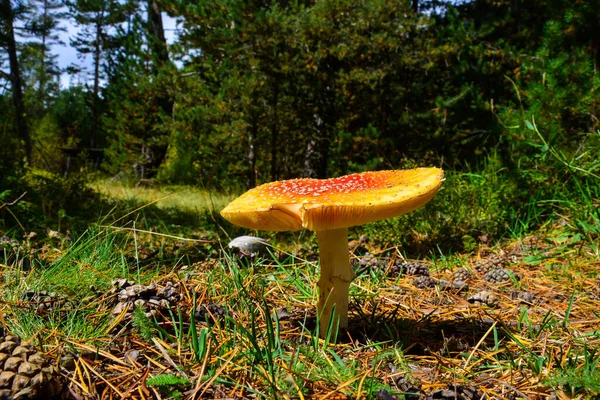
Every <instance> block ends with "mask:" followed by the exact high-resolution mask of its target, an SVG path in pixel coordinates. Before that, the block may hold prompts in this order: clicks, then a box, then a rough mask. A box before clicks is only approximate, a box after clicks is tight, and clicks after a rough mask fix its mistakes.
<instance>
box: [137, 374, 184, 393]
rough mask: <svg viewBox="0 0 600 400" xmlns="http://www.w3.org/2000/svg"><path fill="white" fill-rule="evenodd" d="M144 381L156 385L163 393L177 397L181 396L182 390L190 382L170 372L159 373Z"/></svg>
mask: <svg viewBox="0 0 600 400" xmlns="http://www.w3.org/2000/svg"><path fill="white" fill-rule="evenodd" d="M146 383H147V384H148V385H150V386H156V387H157V388H158V389H159V390H160V391H161V392H162V394H163V395H165V396H167V397H169V398H173V399H179V398H181V397H182V395H183V393H182V390H185V388H187V387H189V386H190V385H191V382H190V381H189V380H188V379H186V378H183V377H180V376H176V375H172V374H161V375H157V376H155V377H152V378H149V379H148V380H146Z"/></svg>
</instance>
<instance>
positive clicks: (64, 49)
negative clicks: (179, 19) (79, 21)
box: [52, 13, 177, 88]
mask: <svg viewBox="0 0 600 400" xmlns="http://www.w3.org/2000/svg"><path fill="white" fill-rule="evenodd" d="M63 26H64V27H65V28H66V31H65V32H61V33H60V39H61V41H62V42H63V43H64V45H55V46H54V48H53V49H52V52H53V53H54V54H58V66H59V68H60V69H61V71H64V70H65V69H66V68H67V67H68V66H69V65H72V64H76V65H79V66H80V67H84V68H86V69H87V70H88V71H90V70H91V67H92V58H91V56H87V57H86V58H84V59H79V58H78V57H77V51H76V50H75V49H74V48H73V47H71V44H70V39H71V38H74V37H75V35H76V34H77V32H78V28H77V27H76V26H75V25H74V24H73V23H71V22H70V21H64V22H63ZM163 27H164V29H165V36H166V39H167V43H169V44H171V43H173V41H174V40H175V35H176V28H177V26H176V21H175V19H174V18H171V17H169V16H168V15H166V14H165V13H163ZM70 79H71V77H70V76H69V75H68V74H66V73H64V72H63V73H62V74H61V76H60V84H61V87H63V88H66V87H69V81H70Z"/></svg>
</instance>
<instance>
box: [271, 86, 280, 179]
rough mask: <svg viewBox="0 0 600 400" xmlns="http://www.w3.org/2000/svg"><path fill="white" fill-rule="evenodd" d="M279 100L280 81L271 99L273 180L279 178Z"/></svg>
mask: <svg viewBox="0 0 600 400" xmlns="http://www.w3.org/2000/svg"><path fill="white" fill-rule="evenodd" d="M278 100H279V83H277V82H276V83H275V85H274V88H273V98H272V100H271V109H272V110H273V115H272V118H271V181H276V180H278V179H279V171H278V169H279V168H278V165H277V154H279V151H280V150H279V149H278V148H277V146H278V144H279V140H278V139H279V130H278V129H277V128H278V124H277V119H278V115H277V102H278Z"/></svg>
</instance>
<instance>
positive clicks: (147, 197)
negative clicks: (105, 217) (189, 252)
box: [92, 179, 234, 213]
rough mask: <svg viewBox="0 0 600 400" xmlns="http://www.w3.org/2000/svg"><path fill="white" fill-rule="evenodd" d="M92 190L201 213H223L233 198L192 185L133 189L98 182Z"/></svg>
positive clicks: (128, 199)
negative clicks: (221, 211)
mask: <svg viewBox="0 0 600 400" xmlns="http://www.w3.org/2000/svg"><path fill="white" fill-rule="evenodd" d="M92 187H93V188H94V190H96V191H97V192H98V193H101V194H102V195H104V196H107V197H108V198H111V199H114V200H121V201H124V202H126V203H127V202H135V203H139V204H155V205H156V206H157V207H158V208H161V209H167V210H168V209H175V210H177V211H178V212H188V213H203V212H206V211H220V210H222V209H223V208H224V207H225V206H226V205H227V204H228V203H229V202H230V201H231V200H232V199H233V197H234V196H232V195H224V194H217V193H212V192H210V191H207V190H202V189H198V188H195V187H191V186H151V187H136V186H133V185H131V184H127V183H121V182H112V181H110V180H106V179H105V180H98V181H95V182H94V183H93V184H92Z"/></svg>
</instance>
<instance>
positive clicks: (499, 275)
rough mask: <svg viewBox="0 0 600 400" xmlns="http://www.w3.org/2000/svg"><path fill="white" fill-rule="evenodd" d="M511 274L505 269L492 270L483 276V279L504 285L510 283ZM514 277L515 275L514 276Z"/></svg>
mask: <svg viewBox="0 0 600 400" xmlns="http://www.w3.org/2000/svg"><path fill="white" fill-rule="evenodd" d="M511 275H512V274H511V272H510V271H509V270H507V269H504V268H499V269H492V270H490V271H488V272H486V273H485V274H484V275H483V279H484V280H486V281H488V282H490V283H503V282H508V281H510V278H511ZM513 276H514V275H513Z"/></svg>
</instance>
